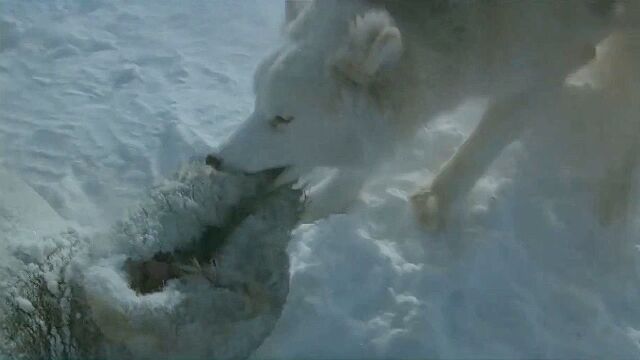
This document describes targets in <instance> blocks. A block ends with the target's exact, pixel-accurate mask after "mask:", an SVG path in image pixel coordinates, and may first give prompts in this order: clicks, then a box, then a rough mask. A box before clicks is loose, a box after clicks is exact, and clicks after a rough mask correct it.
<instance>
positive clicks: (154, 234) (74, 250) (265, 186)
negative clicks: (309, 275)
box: [0, 163, 303, 359]
mask: <svg viewBox="0 0 640 360" xmlns="http://www.w3.org/2000/svg"><path fill="white" fill-rule="evenodd" d="M272 178H273V177H272V176H267V175H265V174H258V175H252V176H246V175H232V174H227V173H222V172H218V171H215V170H213V169H212V168H211V167H209V166H207V165H205V164H204V163H201V164H197V165H196V164H192V165H189V166H186V167H185V168H184V169H182V170H181V171H180V172H179V173H178V175H177V176H175V177H173V179H171V180H169V181H166V182H165V183H163V184H162V185H160V186H158V187H156V188H154V189H153V190H152V191H151V193H150V194H149V196H148V198H145V201H143V202H142V203H141V204H139V205H138V206H136V207H135V208H134V209H133V210H132V211H131V213H130V215H129V216H128V217H127V218H126V219H124V220H123V221H121V222H119V223H118V224H117V225H116V226H115V227H114V228H113V229H112V230H111V231H110V232H108V233H106V234H92V235H91V236H89V237H83V236H81V235H79V234H78V233H77V232H76V231H72V230H68V231H65V232H61V233H58V234H52V235H50V236H47V237H46V238H40V239H35V240H36V241H42V242H51V243H52V246H50V247H49V249H47V250H46V253H45V254H44V256H41V255H42V254H41V253H40V252H35V253H34V252H33V251H32V247H20V245H21V244H16V248H14V249H6V250H12V251H11V253H10V254H11V255H13V256H14V259H15V260H14V261H13V263H14V264H11V265H12V266H10V267H7V266H5V264H3V265H2V266H0V278H1V279H2V282H1V283H0V324H1V325H0V349H2V351H5V352H6V353H8V354H9V355H10V356H12V357H15V358H26V359H89V358H90V359H93V358H101V359H104V358H108V359H125V358H135V359H141V358H149V359H156V358H165V359H168V358H171V359H173V358H175V359H184V358H189V359H211V358H213V359H232V358H233V359H236V358H246V357H248V356H249V355H250V354H251V353H253V351H254V350H255V349H256V348H257V347H258V346H259V345H260V344H261V343H262V342H263V340H264V339H265V338H266V337H267V336H268V335H269V334H270V333H271V331H272V329H273V327H274V326H275V324H276V321H277V320H278V319H279V317H280V314H281V312H282V309H283V307H284V304H285V301H286V298H287V294H288V292H289V257H288V255H287V252H286V249H287V245H288V243H289V240H290V239H291V231H292V229H293V227H294V226H295V225H296V224H297V223H298V220H299V215H300V213H301V210H302V208H303V207H302V204H301V202H300V199H301V194H300V191H298V190H292V189H290V188H287V187H281V188H278V189H273V190H271V182H272ZM11 181H12V179H11V178H10V177H9V176H6V177H0V184H6V183H10V182H11ZM24 189H26V190H24ZM23 190H24V191H25V192H27V195H28V188H26V187H23ZM0 199H2V200H3V202H4V201H5V200H11V199H4V198H1V197H0ZM43 202H44V201H43V200H40V203H38V202H32V203H31V205H32V206H43V207H44V205H42V203H43ZM5 213H8V212H5ZM17 215H20V214H17ZM33 220H34V221H38V220H40V218H38V219H33ZM205 229H210V230H209V231H208V232H206V231H205ZM212 229H213V230H212ZM203 233H204V234H205V235H203ZM31 235H32V236H36V234H31ZM2 240H3V243H10V242H11V241H12V240H13V239H11V238H9V237H7V238H4V237H3V238H2ZM212 245H216V246H215V247H214V246H212ZM203 253H207V254H203ZM158 254H164V255H163V256H164V259H159V258H156V257H155V256H157V255H158ZM166 254H173V255H171V256H172V258H171V259H167V257H168V256H169V255H166ZM203 255H204V256H203ZM201 258H203V259H202V261H200V259H201ZM151 259H153V260H154V261H153V266H155V269H156V270H155V272H156V273H157V274H159V273H160V272H161V270H160V269H161V267H164V268H166V267H172V268H173V272H174V273H175V274H174V276H173V277H171V278H168V279H166V280H163V281H164V282H165V284H164V285H161V286H160V287H159V288H155V289H147V290H151V291H146V292H141V291H139V287H140V282H141V277H140V276H135V270H138V269H139V268H140V266H145V265H144V264H145V263H141V261H147V265H146V266H149V265H148V264H149V260H151ZM169 260H170V262H169ZM132 263H137V264H142V265H140V266H139V267H138V268H137V269H136V268H133V266H132V265H131V264H132ZM132 269H135V270H134V271H132ZM147 269H150V268H149V267H148V268H147ZM149 271H151V270H147V272H149ZM147 276H148V275H147ZM146 281H147V282H148V281H149V280H148V279H147V280H146Z"/></svg>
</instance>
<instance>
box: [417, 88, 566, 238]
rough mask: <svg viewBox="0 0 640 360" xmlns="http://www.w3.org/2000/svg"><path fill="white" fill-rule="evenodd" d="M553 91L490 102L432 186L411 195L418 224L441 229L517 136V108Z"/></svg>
mask: <svg viewBox="0 0 640 360" xmlns="http://www.w3.org/2000/svg"><path fill="white" fill-rule="evenodd" d="M555 91H556V90H555V89H554V88H544V89H539V90H529V91H524V92H521V93H518V94H516V95H513V96H510V97H507V98H504V99H502V100H499V101H496V102H494V103H493V104H492V105H491V106H490V107H489V108H488V110H487V111H486V112H485V114H484V115H483V117H482V119H481V120H480V123H479V124H478V126H477V127H476V129H475V130H474V131H473V133H472V134H471V135H470V136H469V138H467V140H466V141H465V142H464V143H463V144H462V145H461V146H460V148H459V149H458V150H457V151H456V152H455V154H454V155H453V156H452V157H451V158H450V159H449V160H448V161H447V162H446V163H445V164H444V165H443V166H442V167H441V168H440V170H439V172H438V173H437V174H436V176H435V178H434V179H433V181H432V183H431V184H430V185H427V186H425V187H423V188H421V189H420V190H418V191H417V192H416V193H415V194H414V195H413V196H412V198H411V202H412V205H413V207H414V210H415V212H416V215H417V217H418V219H419V221H420V222H421V223H422V224H423V225H424V226H425V227H427V228H428V229H431V230H438V229H439V228H442V227H443V226H444V225H445V223H444V222H445V217H446V216H447V211H448V209H449V208H450V205H451V204H452V203H453V202H454V201H456V200H457V199H459V198H460V197H462V196H464V195H465V194H467V193H468V192H469V190H471V188H472V187H473V186H474V185H475V183H476V181H477V180H478V179H479V178H480V176H482V174H483V173H484V171H485V170H486V169H487V167H488V166H489V165H490V164H491V162H492V161H493V160H494V159H495V158H496V157H497V156H498V154H499V153H500V152H501V151H502V149H503V148H504V147H506V146H507V145H508V144H510V143H511V142H512V141H514V140H515V138H516V136H518V133H519V131H520V130H521V129H522V127H523V126H524V121H523V119H522V117H521V116H519V115H520V114H518V113H519V112H520V111H521V109H523V108H526V107H529V106H531V105H532V104H533V103H536V104H537V103H539V102H541V101H542V98H546V97H548V96H549V95H551V93H553V92H555Z"/></svg>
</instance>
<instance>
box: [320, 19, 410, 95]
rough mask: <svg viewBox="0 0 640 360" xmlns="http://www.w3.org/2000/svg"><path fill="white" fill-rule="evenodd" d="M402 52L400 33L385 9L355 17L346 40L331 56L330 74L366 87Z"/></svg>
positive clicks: (391, 64)
mask: <svg viewBox="0 0 640 360" xmlns="http://www.w3.org/2000/svg"><path fill="white" fill-rule="evenodd" d="M401 54H402V36H401V34H400V30H399V29H398V28H397V27H396V26H395V24H394V23H393V20H392V19H391V16H390V15H389V14H388V13H387V12H386V11H379V10H372V11H369V12H367V13H366V14H364V15H363V16H357V17H356V18H355V20H354V21H353V22H352V23H351V24H350V26H349V35H348V37H347V40H346V43H345V44H344V45H343V46H342V47H341V48H340V49H339V50H338V52H337V53H336V55H335V56H334V57H333V58H332V63H331V67H332V70H333V73H334V74H335V75H337V76H339V77H341V78H343V79H346V80H349V81H350V82H352V83H354V84H357V85H363V86H367V85H369V84H371V83H372V82H374V81H375V80H376V79H378V78H379V76H380V74H381V73H382V72H384V71H385V70H387V69H389V68H392V67H393V66H394V65H395V64H396V63H397V62H398V60H399V59H400V56H401Z"/></svg>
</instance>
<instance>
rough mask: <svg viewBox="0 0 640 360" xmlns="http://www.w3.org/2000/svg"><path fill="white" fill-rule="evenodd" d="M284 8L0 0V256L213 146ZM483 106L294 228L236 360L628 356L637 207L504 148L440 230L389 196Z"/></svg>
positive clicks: (245, 110)
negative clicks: (604, 220)
mask: <svg viewBox="0 0 640 360" xmlns="http://www.w3.org/2000/svg"><path fill="white" fill-rule="evenodd" d="M283 13H284V7H283V5H282V3H281V2H280V1H275V0H274V1H270V0H243V1H241V2H238V1H231V0H218V1H214V2H208V1H203V0H186V1H181V2H180V3H177V2H173V1H168V0H161V1H136V2H127V1H123V0H116V1H104V0H91V1H65V0H55V1H47V2H43V1H34V0H26V1H18V0H8V1H5V2H4V3H3V6H2V12H1V13H0V53H1V55H0V165H2V166H3V167H4V168H6V169H7V170H6V171H5V170H2V171H1V172H0V184H1V186H2V187H1V189H2V192H1V193H0V231H1V232H2V234H1V235H0V240H1V241H0V261H2V264H3V266H11V263H9V262H8V261H11V260H12V259H10V258H9V257H7V254H8V253H9V250H8V249H11V251H16V250H15V249H19V250H20V252H22V253H25V254H29V256H32V257H34V258H37V257H38V256H42V254H45V253H47V252H46V250H47V249H49V248H51V247H55V246H56V244H55V243H54V242H55V241H54V240H52V239H51V238H48V237H46V236H45V235H47V234H50V233H57V232H59V231H61V230H62V229H65V228H66V227H67V226H69V225H73V226H76V227H78V228H81V229H84V230H85V231H89V230H90V231H97V230H102V229H105V228H107V227H109V226H111V225H112V224H113V223H114V221H115V220H117V219H121V218H122V217H123V209H126V208H128V207H130V206H131V205H132V204H134V203H136V202H138V201H139V200H140V199H141V198H142V197H143V194H145V193H146V191H147V190H148V188H149V187H150V186H151V185H153V184H157V183H159V182H160V181H161V179H162V178H163V177H165V176H167V175H169V174H171V173H173V172H175V171H176V170H177V169H178V167H179V166H180V164H182V163H183V162H185V161H186V160H188V159H189V158H191V157H193V156H195V155H201V154H203V153H205V152H207V151H208V150H209V149H211V148H215V147H216V146H217V145H218V144H220V143H221V142H222V141H224V139H225V138H226V137H227V136H229V134H230V133H231V132H232V131H233V129H235V128H236V126H237V125H238V124H239V123H240V121H242V119H244V118H245V117H246V116H247V115H248V114H249V113H250V111H251V108H252V101H253V98H252V93H251V81H252V80H251V79H252V75H253V70H254V68H255V66H256V65H257V63H258V62H259V60H260V59H261V58H262V57H263V56H265V54H266V53H267V51H268V50H269V49H270V48H271V47H272V46H273V45H274V44H275V43H276V42H277V41H278V35H279V32H280V27H281V20H282V17H283ZM482 109H483V104H482V102H477V101H471V102H469V103H467V104H466V105H465V106H462V107H461V108H460V109H459V110H458V111H456V112H455V113H453V114H446V115H444V116H442V117H441V118H440V119H438V120H437V121H436V122H434V123H431V124H430V125H429V126H428V128H425V129H424V130H423V131H421V132H420V133H419V134H417V136H416V139H415V141H413V142H411V143H409V144H406V146H404V147H403V149H401V150H400V151H399V153H398V154H397V155H396V157H395V158H394V159H390V160H389V161H388V162H387V163H386V164H385V165H384V166H383V167H382V169H380V171H379V172H378V173H377V174H376V175H375V176H374V177H373V178H372V179H371V180H370V181H369V183H368V184H367V186H366V188H365V190H364V191H363V193H362V194H361V196H360V200H359V202H358V204H356V206H355V207H354V208H353V209H351V211H350V212H349V213H347V214H340V215H334V216H331V217H329V218H326V219H323V220H320V221H318V222H317V223H314V224H304V225H300V226H299V227H298V228H297V229H296V230H295V231H294V234H293V240H292V242H291V244H290V247H289V255H290V259H291V283H290V292H289V297H288V300H287V303H286V304H285V307H284V311H283V313H282V316H281V318H280V319H279V321H278V323H277V325H276V328H275V330H274V331H273V333H272V334H271V336H270V337H269V338H268V339H267V341H266V342H265V343H264V344H263V345H262V346H261V347H260V348H259V349H258V350H257V352H256V353H255V354H254V355H253V358H256V359H260V358H409V357H411V358H431V357H437V358H599V357H603V358H605V357H606V358H637V357H638V356H639V354H640V340H639V339H640V335H638V334H640V308H639V307H638V305H637V299H638V298H640V293H639V291H638V290H639V289H640V287H639V286H638V284H639V282H638V281H639V280H640V279H639V275H640V267H639V263H638V260H639V257H638V256H639V255H640V254H638V249H637V248H636V247H635V246H636V244H637V241H638V239H637V234H638V225H639V221H638V219H640V216H639V215H640V210H639V209H638V206H637V204H631V205H632V211H631V213H630V216H629V220H628V221H627V222H626V223H624V222H623V223H616V224H614V225H613V226H611V227H608V228H607V227H602V226H600V225H599V224H598V221H597V219H596V218H595V216H594V215H593V213H592V209H593V207H592V205H591V202H592V201H593V199H591V198H590V197H589V194H587V193H585V192H583V191H581V190H580V188H576V187H573V186H572V185H571V183H567V182H566V179H565V178H563V177H562V176H560V175H559V174H561V172H560V171H558V169H562V166H563V165H564V164H563V156H562V155H566V156H568V155H567V154H563V152H562V151H563V150H562V149H558V148H553V147H547V146H545V145H543V146H537V147H536V146H531V143H527V142H522V143H519V144H514V145H512V146H510V147H509V148H508V149H507V151H506V152H505V154H503V155H502V156H501V157H500V159H498V161H497V162H496V164H494V166H493V167H492V168H491V169H490V171H489V173H488V174H487V176H485V177H484V178H483V179H482V180H481V181H480V183H479V184H478V185H477V186H476V188H475V189H474V191H473V192H472V194H470V196H469V199H468V201H466V202H465V203H464V204H459V208H458V209H455V213H456V216H455V217H454V219H455V220H453V222H452V223H450V224H449V225H448V228H447V230H446V231H444V232H442V233H440V234H431V233H427V232H425V231H423V230H422V229H421V228H420V227H419V226H418V224H416V222H415V220H414V218H413V215H412V213H411V209H410V206H409V204H408V201H407V197H408V196H409V195H410V194H411V193H412V192H413V191H415V189H416V188H417V187H418V186H420V185H422V184H423V183H425V182H426V181H427V180H428V179H429V178H430V177H431V176H433V172H434V171H436V170H437V169H438V167H439V166H440V164H442V162H443V161H444V160H445V159H446V158H448V156H450V155H451V153H452V152H453V151H454V150H455V148H456V147H457V146H458V145H459V144H460V143H461V141H462V139H463V138H464V136H466V134H468V133H469V131H470V129H471V128H472V126H473V125H474V121H476V120H477V119H478V117H479V116H480V115H481V113H482ZM543 135H544V136H547V135H549V134H543ZM556 136H558V135H557V134H556ZM558 137H559V136H558ZM548 143H550V142H546V143H545V144H548ZM585 151H589V149H585ZM590 151H595V152H597V151H598V149H597V148H595V149H591V150H590ZM534 158H536V159H544V161H539V162H531V161H530V160H531V159H534ZM21 179H22V180H21ZM543 180H544V181H543ZM636 183H637V181H636ZM636 185H637V184H636ZM636 188H637V186H636ZM34 232H35V234H36V235H37V236H36V235H34ZM42 237H44V238H45V240H43V241H42V242H38V243H36V242H34V240H33V239H40V238H42ZM5 264H6V265H5ZM98 274H102V275H101V276H107V274H106V273H105V272H98V273H96V276H98ZM112 275H113V274H112ZM6 280H8V279H0V283H2V282H4V281H6ZM103 284H104V285H105V286H107V285H109V284H111V285H114V283H113V282H108V281H105V282H104V283H103ZM0 285H1V284H0ZM55 285H56V283H55V279H48V281H47V287H50V289H55ZM0 287H1V286H0ZM54 291H55V290H54ZM107 293H108V292H107ZM23 300H26V299H20V298H16V299H15V301H16V302H17V304H19V306H20V307H21V308H24V309H30V308H29V306H28V305H29V304H30V303H28V301H27V302H24V301H23ZM116 300H118V301H125V299H116ZM25 311H26V310H25ZM0 345H2V344H1V343H0Z"/></svg>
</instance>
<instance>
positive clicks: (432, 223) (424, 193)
mask: <svg viewBox="0 0 640 360" xmlns="http://www.w3.org/2000/svg"><path fill="white" fill-rule="evenodd" d="M442 200H443V199H442V196H440V195H438V194H436V193H435V192H433V191H432V190H431V188H425V189H421V190H419V191H417V192H416V193H415V194H413V195H412V196H411V205H412V206H413V211H414V213H415V215H416V217H417V219H418V221H419V222H420V223H421V224H422V225H423V226H424V227H425V228H426V229H428V230H431V231H439V230H442V229H443V228H444V225H445V224H444V207H443V205H444V204H443V202H442Z"/></svg>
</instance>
